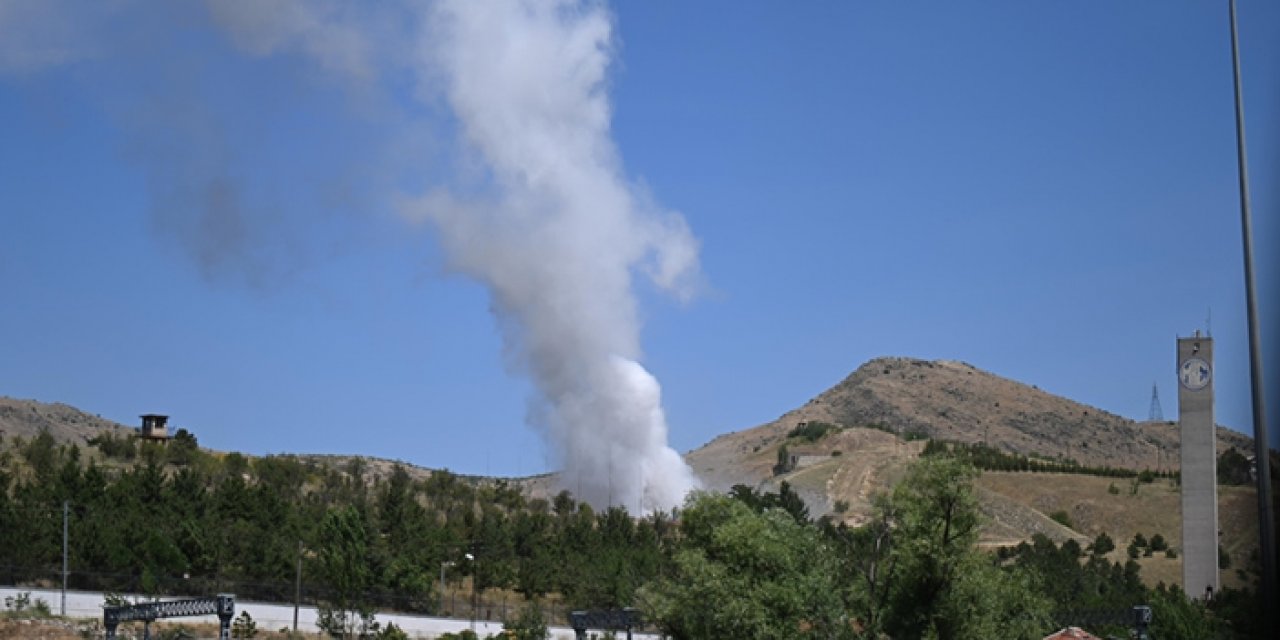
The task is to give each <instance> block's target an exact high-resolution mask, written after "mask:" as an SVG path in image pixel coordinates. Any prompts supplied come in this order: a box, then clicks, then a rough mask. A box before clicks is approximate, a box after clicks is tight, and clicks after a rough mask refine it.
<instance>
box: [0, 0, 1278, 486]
mask: <svg viewBox="0 0 1280 640" xmlns="http://www.w3.org/2000/svg"><path fill="white" fill-rule="evenodd" d="M75 4H76V3H69V5H66V6H63V8H64V9H65V8H67V6H70V7H72V8H74V5H75ZM125 4H126V5H129V3H125ZM961 4H962V3H949V2H917V3H904V2H894V3H887V2H877V3H872V2H850V3H826V2H823V3H738V2H695V3H690V2H621V3H618V4H616V5H613V6H611V7H610V10H611V12H612V15H613V18H614V21H613V27H614V29H615V31H614V37H615V39H616V40H615V41H616V45H617V46H616V48H615V49H614V50H613V54H614V59H613V62H612V64H611V66H610V68H609V69H610V70H609V75H608V80H607V91H608V94H609V96H610V101H611V103H612V106H613V114H612V115H613V118H612V134H613V139H614V141H615V143H616V148H617V152H618V155H619V156H620V158H621V160H620V161H621V165H622V170H623V172H624V174H625V176H626V177H627V178H628V179H630V180H632V181H634V182H635V183H636V184H638V185H641V189H642V190H643V191H645V192H647V193H648V194H649V197H650V198H651V199H652V200H653V201H655V202H656V203H659V204H660V205H661V206H662V207H664V208H666V209H669V210H673V211H678V212H679V213H680V214H682V215H683V216H684V219H685V220H686V221H687V223H688V225H689V227H690V229H691V231H692V233H693V235H694V236H696V238H697V239H698V241H699V243H700V247H701V253H700V259H701V267H702V281H703V282H704V286H703V287H702V289H701V292H700V294H699V295H697V296H695V297H694V298H693V299H692V300H690V301H688V302H678V301H675V300H673V299H672V298H671V297H669V296H666V295H664V294H663V293H662V292H660V291H659V290H658V289H657V288H656V287H655V286H653V285H651V284H646V283H645V282H644V281H642V280H637V281H636V291H637V295H638V300H639V310H640V316H641V320H642V321H643V328H642V331H641V343H642V346H643V354H644V355H643V358H642V361H643V363H644V365H645V366H646V367H647V368H648V369H649V370H650V371H651V372H652V373H653V374H654V375H655V376H656V377H657V378H658V380H659V381H660V382H661V383H662V390H663V399H664V404H665V408H666V411H667V417H668V422H669V425H670V430H671V442H672V444H673V446H674V447H675V448H676V449H678V450H681V451H684V450H688V449H690V448H694V447H697V446H699V445H701V444H702V443H704V442H706V441H708V440H710V439H711V438H713V437H714V436H716V435H718V434H720V433H723V432H726V431H731V430H737V429H742V428H747V427H750V426H754V425H757V424H760V423H763V422H767V421H770V420H772V419H774V418H776V417H777V416H778V415H780V414H781V413H783V412H785V411H787V410H789V409H791V408H794V407H796V406H799V405H800V404H803V403H804V402H805V401H806V400H808V399H809V398H810V397H812V396H814V395H816V394H818V393H819V392H821V391H822V390H824V389H826V388H827V387H829V386H831V385H833V384H835V383H836V382H838V381H839V380H840V379H842V378H843V377H844V376H845V375H847V374H848V373H850V372H851V371H853V370H854V369H855V368H856V367H857V366H858V365H860V364H862V363H863V362H865V361H867V360H868V359H871V358H874V357H878V356H884V355H901V356H911V357H918V358H925V359H956V360H963V361H966V362H969V363H971V364H973V365H975V366H977V367H980V368H983V369H986V370H989V371H992V372H994V373H996V374H999V375H1002V376H1006V377H1010V378H1014V379H1017V380H1020V381H1022V382H1026V383H1028V384H1034V385H1037V386H1039V387H1040V388H1041V389H1045V390H1048V391H1050V392H1053V393H1057V394H1061V395H1064V396H1067V397H1069V398H1072V399H1075V400H1078V401H1081V402H1085V403H1088V404H1091V405H1095V406H1098V407H1100V408H1102V409H1105V410H1108V411H1111V412H1114V413H1117V414H1120V415H1123V416H1127V417H1131V418H1145V417H1146V414H1147V410H1148V404H1149V400H1150V392H1151V385H1152V383H1153V382H1155V383H1157V384H1158V385H1159V389H1160V393H1161V400H1162V402H1163V408H1164V413H1165V415H1166V417H1169V418H1173V417H1175V416H1176V413H1177V403H1176V396H1177V393H1176V389H1177V387H1176V382H1175V377H1174V355H1175V351H1174V347H1175V344H1174V338H1175V336H1177V335H1188V334H1190V333H1191V332H1192V331H1194V330H1196V329H1204V328H1205V326H1206V319H1207V317H1208V316H1209V314H1210V313H1211V314H1212V332H1213V335H1214V337H1215V339H1216V346H1217V378H1216V381H1217V385H1218V386H1217V389H1218V407H1217V416H1218V420H1219V422H1221V423H1223V424H1226V425H1227V426H1230V427H1232V428H1235V429H1238V430H1242V431H1246V432H1247V431H1249V430H1250V429H1251V414H1250V409H1249V391H1248V384H1249V381H1248V352H1247V342H1246V339H1247V335H1246V324H1245V317H1244V292H1243V289H1244V287H1243V267H1242V260H1241V255H1240V251H1241V249H1240V244H1241V243H1240V216H1239V205H1238V200H1237V191H1236V165H1235V139H1234V120H1233V112H1232V85H1231V75H1230V72H1231V67H1230V49H1229V40H1228V37H1229V35H1228V25H1227V17H1226V3H1225V2H1179V3H1111V2H1085V3H1054V2H1013V1H1010V2H988V3H963V6H961ZM13 6H15V5H12V4H9V3H3V2H0V40H3V39H4V38H3V36H5V35H9V36H11V37H10V42H11V43H12V42H14V39H13V38H12V35H13V34H14V33H15V32H17V30H23V32H24V33H27V34H31V33H35V34H37V35H36V36H31V37H30V38H29V40H28V42H35V43H37V44H38V43H39V40H38V38H39V37H43V35H41V34H54V35H50V36H48V37H49V38H50V41H53V40H56V39H57V38H71V39H72V40H70V41H74V42H77V43H82V44H84V45H85V46H83V47H81V48H78V49H75V50H74V52H75V53H74V55H67V56H65V59H64V58H58V59H57V60H52V61H40V62H37V63H32V62H30V60H31V58H29V57H28V58H20V57H19V54H21V53H23V50H22V49H21V46H22V42H19V44H17V45H12V44H11V45H5V46H0V243H2V244H3V247H4V250H3V251H0V286H3V295H4V304H3V308H4V313H0V336H3V337H2V338H0V344H3V358H0V394H3V395H8V396H13V397H19V398H35V399H38V400H42V401H46V402H54V401H57V402H66V403H69V404H72V405H74V406H77V407H79V408H81V409H83V410H86V411H89V412H91V413H98V414H101V415H102V416H104V417H107V418H111V419H114V420H117V421H120V422H123V423H126V424H134V423H136V422H137V420H136V416H137V415H138V414H141V413H147V412H158V413H167V414H169V415H171V416H173V418H172V421H173V422H174V423H175V424H177V425H178V426H185V427H187V428H188V429H191V430H192V431H194V432H195V433H196V434H197V436H198V437H199V438H200V440H201V442H202V443H203V444H205V445H207V446H211V447H214V448H218V449H234V450H241V451H246V452H251V453H272V452H322V453H355V454H365V455H375V456H383V457H389V458H396V459H401V460H405V461H408V462H412V463H414V464H419V465H423V466H428V467H448V468H451V469H454V470H458V471H462V472H467V473H486V472H488V473H494V474H510V475H523V474H528V473H535V472H541V471H544V470H547V469H549V468H550V466H552V460H551V457H550V456H549V455H548V454H547V452H546V447H545V445H544V444H543V442H542V440H541V437H540V436H539V434H538V433H537V431H535V430H534V429H531V428H529V427H528V426H526V414H527V413H528V407H529V397H530V395H531V394H533V393H534V390H533V387H531V385H530V383H529V382H528V381H527V380H526V379H524V378H523V377H522V376H521V375H520V374H519V373H518V372H513V371H511V369H510V367H509V366H508V364H509V359H507V358H506V357H504V345H503V341H502V335H501V333H500V329H499V327H498V325H497V323H496V322H495V320H494V317H493V316H492V314H491V312H490V302H491V301H490V299H489V295H488V293H487V291H486V289H485V288H484V287H483V286H481V285H480V284H478V283H476V282H475V281H473V280H471V279H469V278H467V277H465V276H463V275H460V274H458V273H457V272H456V270H454V269H452V268H450V265H449V263H448V261H447V259H446V256H445V254H444V253H443V252H442V250H441V248H440V238H439V237H438V234H437V233H436V231H435V230H434V229H433V228H432V227H431V226H430V225H428V224H423V223H419V222H412V221H406V220H405V219H404V217H403V216H401V215H399V214H397V212H396V198H397V194H402V193H405V192H414V191H418V190H421V189H422V188H423V187H424V186H426V185H430V184H433V183H435V182H438V181H441V180H446V179H447V178H446V177H445V176H450V175H455V174H457V173H459V172H465V171H466V167H467V166H468V164H469V163H472V162H474V159H473V158H469V157H467V155H466V154H465V153H459V152H458V151H457V149H456V147H455V146H454V145H453V144H452V143H451V142H450V140H451V139H452V136H454V135H455V134H456V131H455V129H456V127H457V126H458V125H457V122H456V121H455V120H454V119H452V118H451V117H450V116H449V115H448V113H447V109H442V108H441V105H440V104H439V101H438V100H435V99H432V98H421V96H420V88H418V87H415V86H413V85H414V83H413V82H411V81H408V80H406V78H405V76H406V74H407V73H408V71H406V67H407V66H408V63H405V66H404V67H401V66H397V65H396V64H386V65H384V66H385V67H387V68H386V69H380V70H379V72H378V73H377V74H375V75H374V77H373V79H372V80H370V79H368V78H367V77H357V78H356V79H355V80H351V79H350V78H347V79H339V80H334V79H333V76H332V75H328V74H326V73H324V72H323V69H321V68H320V67H322V66H323V65H317V64H316V63H315V62H314V61H309V60H308V59H307V58H306V56H304V55H300V54H290V52H288V51H282V52H279V53H275V54H270V55H261V54H253V53H246V50H245V48H244V47H243V46H241V47H237V46H235V44H234V43H233V42H232V41H231V37H230V36H229V35H228V34H227V32H226V31H223V30H219V29H218V28H215V27H214V26H211V24H210V21H209V20H208V19H207V17H206V16H205V14H204V12H203V9H201V7H200V6H199V5H197V4H194V3H188V4H187V5H183V6H182V8H179V9H172V8H170V9H159V8H157V5H155V4H146V3H143V4H142V5H141V8H140V9H139V8H138V5H136V4H135V5H132V6H133V8H132V9H126V10H124V12H123V13H122V14H120V15H106V16H95V15H91V14H92V12H89V11H84V12H74V11H73V12H69V13H63V14H61V15H52V16H48V15H46V16H36V17H31V16H29V15H28V16H25V17H19V18H15V17H14V16H15V15H17V13H19V12H15V11H12V8H13ZM6 8H7V9H10V11H8V12H7V13H6V11H5V9H6ZM130 11H132V13H130ZM6 16H8V17H6ZM1240 19H1241V37H1242V55H1243V64H1244V67H1243V71H1244V90H1245V99H1246V105H1245V108H1246V117H1247V118H1248V122H1247V126H1248V135H1249V138H1248V145H1249V153H1250V163H1251V164H1250V178H1251V187H1252V196H1253V213H1254V224H1255V229H1254V233H1255V238H1254V240H1255V247H1256V265H1255V266H1256V270H1257V277H1258V286H1259V292H1260V294H1261V296H1262V299H1261V307H1260V311H1261V316H1262V318H1263V326H1264V327H1268V326H1270V327H1274V326H1278V325H1277V323H1276V322H1275V318H1276V314H1277V313H1280V264H1278V261H1277V255H1276V253H1277V252H1276V251H1275V249H1276V247H1277V240H1280V121H1278V119H1277V117H1276V114H1280V6H1277V5H1276V4H1275V3H1272V2H1266V1H1263V0H1242V1H1241V2H1240ZM6 20H8V24H6ZM33 25H37V26H39V27H40V29H36V30H34V31H33V30H32V29H33V28H34V27H33ZM404 31H406V32H410V33H407V34H404V33H400V34H398V36H400V39H396V38H392V39H389V40H388V42H391V43H393V44H395V45H396V46H401V45H404V46H405V50H404V51H403V52H401V51H399V50H396V51H391V52H390V53H386V52H383V55H385V56H386V58H380V59H385V60H393V61H394V60H401V59H402V57H403V59H412V58H413V57H414V56H415V55H417V53H416V52H415V50H414V49H413V48H412V47H411V46H409V45H412V43H413V38H414V37H415V36H414V34H413V33H411V32H412V29H411V28H409V27H406V28H405V29H404ZM67 34H71V35H67ZM32 46H35V45H32ZM388 46H390V45H388ZM6 47H8V48H6ZM37 49H38V47H37ZM64 50H70V49H59V51H64ZM23 60H26V61H27V62H22V61H23ZM192 176H197V177H198V178H199V179H198V180H197V179H194V178H192ZM209 176H214V178H215V179H214V180H213V182H212V184H213V185H214V186H215V187H217V186H218V185H223V184H225V185H227V186H226V188H227V190H228V193H230V194H232V195H231V196H228V197H234V198H238V199H237V200H236V202H240V203H242V205H243V206H242V208H241V211H240V216H239V217H237V218H235V220H237V221H238V223H239V225H240V226H235V225H233V226H232V227H230V228H221V227H219V228H209V227H208V226H201V225H202V223H201V220H203V219H202V218H200V217H198V216H195V215H191V214H190V213H189V212H187V208H189V207H191V206H194V205H192V204H191V201H192V195H191V193H190V188H191V186H192V185H193V184H201V185H204V186H208V184H209V183H207V181H206V182H201V181H202V180H206V179H207V178H208V177H209ZM214 192H215V193H221V192H220V191H217V189H215V190H214ZM1268 323H1270V324H1268ZM1263 342H1264V346H1265V347H1266V349H1267V353H1268V355H1267V361H1266V365H1267V366H1266V372H1267V374H1268V381H1269V384H1268V386H1269V388H1270V389H1272V390H1275V389H1277V388H1280V386H1278V384H1280V348H1278V347H1280V335H1278V334H1277V332H1276V331H1274V330H1270V331H1264V334H1263ZM1269 409H1270V418H1271V420H1270V423H1271V425H1272V427H1271V436H1270V437H1271V443H1272V445H1273V446H1275V445H1276V442H1277V440H1280V437H1278V429H1277V425H1280V419H1278V418H1280V415H1278V414H1280V397H1277V396H1276V394H1274V393H1273V394H1272V396H1271V398H1270V401H1269Z"/></svg>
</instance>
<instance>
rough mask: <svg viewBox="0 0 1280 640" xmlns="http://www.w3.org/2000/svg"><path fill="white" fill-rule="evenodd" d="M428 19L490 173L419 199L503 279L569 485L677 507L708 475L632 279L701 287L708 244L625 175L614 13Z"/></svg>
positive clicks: (501, 313) (519, 350)
mask: <svg viewBox="0 0 1280 640" xmlns="http://www.w3.org/2000/svg"><path fill="white" fill-rule="evenodd" d="M432 24H433V30H432V31H433V34H434V37H433V38H431V39H430V40H429V43H430V44H429V49H428V50H427V51H426V52H424V55H425V57H426V59H427V60H428V61H430V63H431V64H432V65H438V75H439V77H441V78H443V81H444V83H445V88H444V93H445V95H446V96H447V99H448V102H449V104H450V106H451V107H452V110H453V112H454V114H456V116H457V119H458V121H459V125H460V128H461V134H462V137H463V139H464V142H465V144H466V145H467V147H468V148H469V149H471V150H472V151H473V152H474V153H475V154H477V156H478V157H479V159H480V160H481V161H482V163H483V165H484V167H485V168H486V169H487V170H488V171H487V175H486V176H485V177H484V179H483V184H482V185H481V188H480V189H479V192H480V195H479V196H475V195H472V196H471V197H465V198H460V197H458V196H455V195H452V194H450V193H448V192H445V191H437V192H435V193H432V194H430V195H428V196H427V197H425V198H423V199H421V200H419V201H418V202H417V203H415V206H414V207H412V210H413V211H414V212H416V213H418V214H420V215H425V216H427V217H429V218H430V219H431V220H432V221H433V222H434V223H435V224H436V225H437V226H438V228H439V229H440V231H441V236H442V238H443V242H444V244H445V247H446V249H447V250H448V252H449V255H450V256H451V258H452V262H453V264H454V265H455V266H456V267H457V268H458V269H460V270H461V271H463V272H465V273H467V274H468V275H470V276H472V277H474V278H476V279H478V280H480V281H481V282H484V283H485V284H486V285H487V286H488V287H489V289H490V291H491V292H492V296H493V308H494V311H495V313H496V315H497V316H498V319H499V321H500V322H501V324H502V328H503V332H504V337H505V339H506V343H507V346H508V349H509V350H510V353H511V356H512V357H513V358H514V361H515V363H516V364H517V366H520V367H522V368H523V369H525V370H526V371H527V372H528V373H529V374H530V375H531V376H532V379H533V381H534V383H535V385H536V387H537V389H538V391H539V393H540V394H541V399H540V402H539V404H538V406H537V407H536V410H535V411H533V412H532V420H533V421H534V422H535V423H537V424H539V425H540V426H542V427H544V428H545V429H546V434H547V437H548V438H549V440H550V442H551V444H552V445H553V446H554V448H555V450H556V451H557V452H558V453H559V454H560V455H561V456H562V458H563V459H562V460H561V462H562V464H563V465H564V466H563V475H562V478H563V481H564V484H565V485H566V486H567V488H569V489H570V490H572V491H574V492H575V493H578V494H579V498H581V499H585V500H587V501H589V502H590V503H592V504H595V505H598V506H599V505H608V504H613V505H622V506H629V507H632V508H634V507H636V506H642V508H643V509H645V510H651V509H669V508H671V507H673V506H676V505H678V504H679V503H680V502H681V501H682V500H683V498H684V496H685V494H686V493H688V491H689V490H690V489H692V488H693V487H694V486H695V484H696V481H695V479H694V477H693V474H692V472H691V471H690V469H689V468H688V466H686V465H685V464H684V462H683V460H681V458H680V456H679V455H678V454H677V453H676V452H675V451H674V450H672V449H671V448H670V447H669V446H668V445H667V425H666V420H665V417H664V415H663V411H662V402H661V391H660V387H659V385H658V382H657V380H656V379H654V377H653V376H652V375H650V374H649V373H648V372H647V371H646V370H645V369H644V367H642V366H641V365H640V364H639V362H638V360H639V358H640V340H639V333H640V327H639V321H638V317H637V310H636V299H635V296H634V294H633V292H632V279H633V277H634V276H635V275H636V273H637V271H639V272H642V273H644V274H645V275H647V276H648V277H649V278H651V279H652V280H653V282H654V283H656V284H657V285H658V286H659V287H661V288H663V289H665V290H667V291H670V292H672V293H673V294H675V295H676V296H678V297H682V298H683V297H687V296H689V295H690V294H691V293H692V286H693V283H694V281H695V278H696V276H697V270H698V267H697V243H696V241H695V240H694V238H693V236H692V235H691V234H690V232H689V230H688V227H687V226H686V225H685V223H684V220H683V218H681V217H680V216H679V215H677V214H675V213H671V212H666V211H662V210H660V209H657V208H655V207H654V206H653V205H652V204H651V203H650V202H649V201H648V200H647V199H646V198H644V197H642V195H641V194H639V193H638V192H637V190H636V189H635V187H634V186H633V185H631V184H629V183H628V181H627V180H626V179H625V177H624V175H623V173H622V169H621V163H620V161H619V158H618V153H617V149H616V147H615V146H614V144H613V141H612V138H611V135H610V116H611V110H610V104H609V100H608V95H607V93H606V89H607V80H608V71H609V66H610V60H611V55H612V53H613V51H614V40H613V35H612V26H613V25H612V22H611V17H610V15H609V14H608V12H607V11H606V10H605V9H604V7H602V6H601V5H599V4H598V3H582V2H574V1H570V0H563V1H557V2H500V3H487V2H468V1H465V0H457V1H449V2H442V3H441V4H440V5H438V6H437V8H436V11H435V13H434V14H433V20H432Z"/></svg>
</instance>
